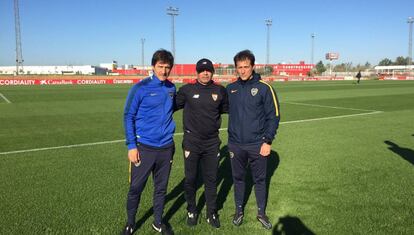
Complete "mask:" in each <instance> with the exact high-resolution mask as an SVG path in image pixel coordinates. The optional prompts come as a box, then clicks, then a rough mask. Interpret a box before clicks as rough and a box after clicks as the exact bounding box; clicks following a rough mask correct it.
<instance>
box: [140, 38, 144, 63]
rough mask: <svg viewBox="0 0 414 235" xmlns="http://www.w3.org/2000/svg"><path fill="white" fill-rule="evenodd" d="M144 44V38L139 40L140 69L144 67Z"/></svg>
mask: <svg viewBox="0 0 414 235" xmlns="http://www.w3.org/2000/svg"><path fill="white" fill-rule="evenodd" d="M144 43H145V38H141V66H142V69H144V65H145V60H144Z"/></svg>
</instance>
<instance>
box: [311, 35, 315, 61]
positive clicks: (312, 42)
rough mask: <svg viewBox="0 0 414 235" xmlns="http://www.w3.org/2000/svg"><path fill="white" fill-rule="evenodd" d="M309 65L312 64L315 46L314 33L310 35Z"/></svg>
mask: <svg viewBox="0 0 414 235" xmlns="http://www.w3.org/2000/svg"><path fill="white" fill-rule="evenodd" d="M311 39H312V41H311V64H313V48H314V46H315V44H314V41H315V33H312V34H311Z"/></svg>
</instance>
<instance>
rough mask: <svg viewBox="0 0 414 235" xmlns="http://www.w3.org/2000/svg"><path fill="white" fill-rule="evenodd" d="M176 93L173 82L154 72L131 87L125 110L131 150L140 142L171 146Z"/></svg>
mask: <svg viewBox="0 0 414 235" xmlns="http://www.w3.org/2000/svg"><path fill="white" fill-rule="evenodd" d="M175 93H176V89H175V85H174V84H172V83H171V82H170V81H168V80H165V81H160V80H159V79H158V77H156V76H155V75H153V76H151V77H148V78H145V79H144V80H142V81H140V82H139V83H137V84H135V85H134V86H133V87H132V88H131V90H130V91H129V94H128V98H127V101H126V104H125V109H124V128H125V138H126V144H127V146H128V149H134V148H137V144H138V143H142V144H144V145H148V146H152V147H157V148H160V147H165V146H169V145H172V143H173V135H174V131H175V123H174V120H173V118H172V114H173V111H174V110H173V108H174V97H175Z"/></svg>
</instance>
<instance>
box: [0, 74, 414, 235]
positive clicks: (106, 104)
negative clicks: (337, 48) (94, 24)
mask: <svg viewBox="0 0 414 235" xmlns="http://www.w3.org/2000/svg"><path fill="white" fill-rule="evenodd" d="M272 85H273V86H274V88H275V89H276V91H277V93H278V97H279V100H280V102H281V114H282V122H281V125H280V127H279V130H278V135H277V138H276V141H275V142H274V144H273V150H274V151H273V152H272V156H271V158H270V159H269V163H270V164H269V168H268V175H269V179H270V181H269V186H268V187H269V199H268V206H267V213H268V216H269V218H270V219H271V221H272V222H273V224H274V229H273V230H272V231H266V230H264V229H263V228H261V225H260V224H259V223H258V222H257V221H256V219H255V215H256V202H255V196H254V187H252V183H251V177H250V176H249V177H248V179H247V182H248V187H247V189H248V190H247V196H248V201H247V204H246V208H245V212H246V217H245V220H244V223H243V224H242V226H240V227H235V226H233V225H232V224H231V219H232V214H233V213H234V200H233V188H232V180H231V170H230V165H229V161H228V154H227V151H226V143H227V133H226V132H225V131H222V132H221V134H220V136H221V138H222V140H223V144H222V159H221V162H220V168H219V187H218V190H219V197H218V206H219V208H220V211H219V214H220V219H221V222H222V227H221V228H220V229H219V230H216V229H213V228H211V227H210V226H209V225H207V224H206V222H205V218H204V217H205V213H204V211H205V208H203V209H202V211H203V214H204V216H203V218H202V221H201V223H200V224H199V225H198V226H196V227H195V228H188V227H187V226H186V225H185V208H186V204H185V200H184V197H183V195H182V193H183V191H182V180H183V177H184V169H183V159H182V150H181V148H180V146H181V141H182V136H180V135H177V136H175V142H176V154H175V156H174V164H173V169H172V174H171V177H170V182H169V187H168V195H167V203H166V207H165V211H164V214H165V217H166V219H168V220H169V223H170V224H171V225H172V227H173V229H174V232H175V233H176V234H193V233H198V234H271V233H273V234H298V233H300V232H302V233H303V232H305V233H306V232H307V233H310V234H311V233H315V234H413V233H414V223H413V216H414V200H413V198H414V184H413V183H412V182H413V181H414V168H413V167H414V122H413V120H412V117H413V116H414V82H413V81H363V82H362V83H361V84H359V85H356V84H352V83H351V82H291V83H274V84H272ZM129 87H130V86H128V85H116V86H105V85H97V86H94V85H85V86H44V87H43V86H30V87H0V92H1V93H2V94H3V95H4V96H5V97H7V99H9V100H10V101H11V102H12V103H10V104H9V103H7V102H6V101H5V100H3V99H0V126H1V128H0V179H1V180H0V191H1V193H0V201H1V203H0V234H13V233H22V234H117V233H119V231H120V229H121V228H122V227H123V225H124V223H125V199H126V193H127V189H128V162H127V158H126V147H125V146H124V143H123V142H122V141H119V142H114V143H108V144H100V145H92V146H80V147H73V148H62V149H52V150H43V151H35V152H22V153H10V152H12V151H16V150H27V149H36V148H47V147H54V146H67V145H74V144H82V143H94V142H101V141H108V140H121V139H123V138H124V136H123V129H122V111H123V105H124V102H125V97H126V95H127V92H128V89H129ZM181 115H182V113H181V112H177V113H176V114H175V120H176V123H177V132H182V127H181V118H182V117H181ZM334 117H337V118H334ZM224 119H225V120H224V122H223V125H222V127H226V123H227V122H226V116H225V117H224ZM8 152H9V153H8ZM152 188H153V187H152V181H151V179H150V180H149V181H148V182H147V187H146V188H145V190H144V192H143V195H142V200H141V206H140V208H139V213H138V216H137V220H138V224H139V225H140V228H139V231H138V233H139V234H141V233H142V234H155V232H153V231H152V230H151V228H150V224H151V222H152V212H151V205H152V192H153V190H152ZM202 192H203V188H202V187H201V188H200V189H199V191H198V198H199V208H200V209H201V208H202V207H203V206H204V201H203V198H202V196H200V195H201V194H202Z"/></svg>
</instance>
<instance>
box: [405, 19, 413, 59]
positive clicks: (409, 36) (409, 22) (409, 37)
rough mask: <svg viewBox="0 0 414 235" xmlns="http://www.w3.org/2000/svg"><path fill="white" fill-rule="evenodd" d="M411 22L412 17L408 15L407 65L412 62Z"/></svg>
mask: <svg viewBox="0 0 414 235" xmlns="http://www.w3.org/2000/svg"><path fill="white" fill-rule="evenodd" d="M413 22H414V18H413V17H412V16H410V17H408V20H407V23H408V65H409V66H410V65H411V64H412V60H413Z"/></svg>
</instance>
